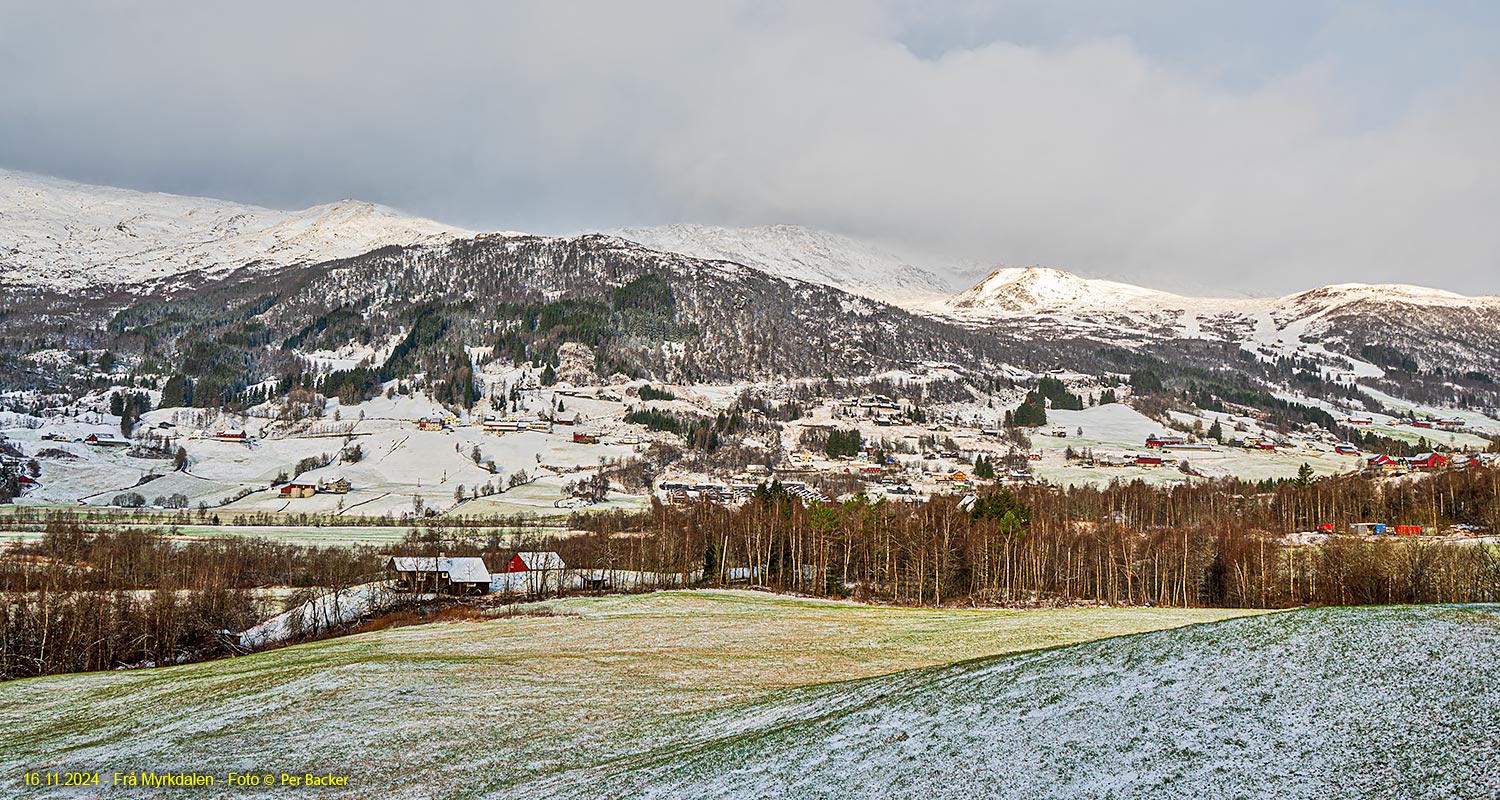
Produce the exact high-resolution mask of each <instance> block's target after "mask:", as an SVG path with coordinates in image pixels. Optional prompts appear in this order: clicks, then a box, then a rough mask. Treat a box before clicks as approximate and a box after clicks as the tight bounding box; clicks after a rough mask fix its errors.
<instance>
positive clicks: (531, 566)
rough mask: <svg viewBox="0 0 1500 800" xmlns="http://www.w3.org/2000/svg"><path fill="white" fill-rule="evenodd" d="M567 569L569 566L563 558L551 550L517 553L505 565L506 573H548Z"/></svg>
mask: <svg viewBox="0 0 1500 800" xmlns="http://www.w3.org/2000/svg"><path fill="white" fill-rule="evenodd" d="M567 568H568V565H567V564H564V563H563V560H562V556H560V555H558V554H556V553H554V552H552V551H550V550H547V551H536V552H522V553H516V554H515V555H514V556H513V557H511V559H510V561H508V562H506V564H505V571H506V572H507V573H510V572H546V571H548V570H565V569H567Z"/></svg>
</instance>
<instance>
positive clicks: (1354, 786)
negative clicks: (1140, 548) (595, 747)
mask: <svg viewBox="0 0 1500 800" xmlns="http://www.w3.org/2000/svg"><path fill="white" fill-rule="evenodd" d="M1497 658H1500V609H1496V608H1494V607H1485V608H1457V607H1448V608H1444V607H1415V608H1413V607H1406V608H1402V607H1385V608H1329V609H1318V610H1308V611H1298V612H1287V613H1283V614H1276V615H1270V616H1264V617H1257V618H1249V619H1240V620H1233V621H1229V622H1224V623H1220V624H1216V625H1205V626H1198V627H1193V628H1186V629H1179V630H1172V631H1165V632H1161V633H1155V634H1146V635H1141V636H1133V637H1124V638H1118V639H1111V640H1107V641H1101V642H1093V643H1089V644H1082V645H1077V646H1073V647H1068V648H1063V649H1060V650H1053V651H1045V652H1039V653H1032V654H1027V655H1021V656H1014V657H1010V658H1000V659H985V660H981V661H979V662H971V663H967V664H956V665H952V666H947V667H938V668H931V669H920V670H914V671H911V672H905V673H899V674H896V675H891V676H886V677H882V678H876V679H873V680H866V681H854V682H851V683H847V684H838V685H832V686H818V687H812V688H810V689H807V690H802V691H791V692H786V693H783V694H781V695H779V696H777V697H776V698H774V699H772V700H770V701H768V702H765V703H762V704H758V705H754V706H751V707H748V708H738V709H734V710H732V711H726V712H722V713H719V714H711V715H706V716H705V717H704V718H703V719H702V721H701V722H700V727H699V728H698V729H697V730H696V731H694V733H693V734H691V736H690V737H689V738H690V739H691V740H692V741H693V742H694V744H695V746H694V747H692V748H690V749H684V748H683V747H682V746H681V745H680V744H677V743H674V744H669V745H667V746H664V747H660V748H657V749H655V750H652V751H646V752H642V753H639V754H636V755H634V756H632V757H630V758H628V759H624V760H621V761H617V762H614V763H611V764H609V765H606V766H604V767H602V768H598V769H595V770H589V771H584V772H582V773H580V774H567V775H561V776H555V777H552V778H550V779H545V780H542V781H540V782H538V783H537V784H536V785H533V786H524V787H519V791H518V795H517V796H530V797H562V796H583V797H590V796H603V795H604V794H608V795H611V796H619V797H625V796H629V797H643V798H726V800H727V799H728V798H811V797H881V798H922V799H923V800H944V799H946V798H952V800H985V799H986V798H996V799H997V800H998V799H999V798H1007V799H1008V798H1038V799H1040V798H1106V797H1107V798H1153V800H1155V799H1160V798H1199V797H1205V796H1214V797H1224V798H1260V797H1276V798H1306V799H1307V800H1314V799H1316V798H1329V797H1381V798H1398V797H1399V798H1489V797H1496V796H1500V676H1497V675H1496V674H1495V672H1494V670H1492V669H1489V668H1488V667H1486V666H1481V665H1489V664H1493V663H1496V659H1497ZM792 764H795V765H797V767H796V768H795V769H789V768H788V766H789V765H792Z"/></svg>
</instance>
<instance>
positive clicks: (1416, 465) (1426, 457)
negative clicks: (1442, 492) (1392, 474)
mask: <svg viewBox="0 0 1500 800" xmlns="http://www.w3.org/2000/svg"><path fill="white" fill-rule="evenodd" d="M1406 466H1408V467H1410V468H1411V469H1421V470H1435V469H1442V468H1443V467H1446V466H1448V457H1447V456H1445V455H1443V454H1442V453H1423V454H1421V455H1419V456H1412V457H1411V458H1408V459H1406Z"/></svg>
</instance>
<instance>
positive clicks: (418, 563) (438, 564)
mask: <svg viewBox="0 0 1500 800" xmlns="http://www.w3.org/2000/svg"><path fill="white" fill-rule="evenodd" d="M386 567H387V568H388V569H390V570H392V571H394V572H398V573H421V574H432V573H443V572H446V573H448V581H449V582H450V583H489V582H490V570H489V568H488V567H486V566H485V565H484V559H482V558H479V557H478V556H438V557H436V558H434V557H432V556H392V557H391V559H390V561H388V562H386Z"/></svg>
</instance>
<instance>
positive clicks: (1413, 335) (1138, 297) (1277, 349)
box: [918, 267, 1500, 375]
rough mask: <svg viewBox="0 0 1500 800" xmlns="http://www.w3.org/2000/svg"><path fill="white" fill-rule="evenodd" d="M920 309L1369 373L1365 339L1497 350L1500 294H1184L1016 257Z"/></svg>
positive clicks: (990, 323) (1387, 287)
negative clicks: (1216, 347) (1363, 357)
mask: <svg viewBox="0 0 1500 800" xmlns="http://www.w3.org/2000/svg"><path fill="white" fill-rule="evenodd" d="M918 310H919V311H921V312H922V313H926V314H930V315H933V316H937V317H941V318H946V319H950V320H953V321H957V322H960V323H963V324H966V325H968V326H970V327H975V328H984V329H992V330H995V331H996V332H1004V333H1005V334H1006V335H1009V336H1014V337H1018V338H1023V339H1029V340H1033V341H1038V340H1046V339H1048V338H1067V337H1085V338H1093V339H1099V340H1101V341H1108V342H1111V343H1115V344H1122V345H1127V346H1128V345H1140V344H1147V343H1150V342H1153V341H1164V340H1170V339H1208V340H1214V341H1224V342H1233V343H1237V344H1240V345H1241V346H1242V347H1243V348H1244V349H1246V350H1250V351H1253V352H1257V353H1259V354H1260V355H1261V356H1263V357H1268V358H1274V357H1283V356H1286V357H1300V358H1310V359H1313V360H1316V361H1320V362H1324V363H1329V362H1334V361H1339V360H1341V359H1342V360H1344V361H1347V362H1349V371H1352V372H1353V373H1355V374H1360V375H1379V374H1380V372H1381V370H1380V369H1379V368H1377V367H1374V366H1373V365H1370V364H1365V363H1361V362H1360V361H1359V360H1358V359H1357V358H1350V357H1349V353H1350V352H1351V351H1352V352H1357V351H1358V349H1359V347H1360V346H1363V345H1367V344H1381V345H1391V346H1396V347H1398V348H1400V349H1402V350H1403V351H1404V352H1408V353H1411V354H1413V355H1416V356H1418V357H1420V358H1421V360H1422V361H1424V363H1427V364H1441V365H1447V366H1448V367H1449V368H1454V367H1469V365H1477V366H1484V367H1487V365H1493V364H1495V363H1497V359H1500V298H1497V297H1467V296H1464V295H1461V294H1456V293H1454V292H1448V291H1443V290H1441V289H1429V288H1425V287H1420V286H1406V285H1400V284H1378V285H1371V284H1361V283H1347V284H1338V285H1333V286H1324V287H1320V288H1316V289H1310V290H1307V291H1304V292H1299V293H1296V294H1292V295H1287V296H1285V297H1267V298H1213V297H1187V296H1183V295H1178V294H1172V293H1170V292H1162V291H1158V290H1155V289H1147V288H1143V287H1140V286H1132V285H1130V284H1124V283H1116V282H1113V281H1103V280H1094V279H1089V278H1083V277H1080V276H1077V275H1073V274H1071V273H1068V272H1063V271H1061V270H1056V269H1049V268H1045V267H1007V268H1003V269H998V270H996V271H994V272H993V273H991V274H990V275H989V277H987V278H985V279H984V280H983V281H980V282H979V283H978V284H976V285H974V286H973V287H971V288H969V289H967V290H965V291H963V292H960V293H958V294H956V295H954V296H952V297H949V298H947V299H944V300H941V301H938V302H936V303H931V304H928V305H926V306H924V307H922V308H920V309H918ZM1330 346H1332V347H1333V349H1334V350H1337V351H1341V352H1340V353H1338V354H1336V353H1334V352H1331V351H1330ZM1487 368H1488V367H1487Z"/></svg>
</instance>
